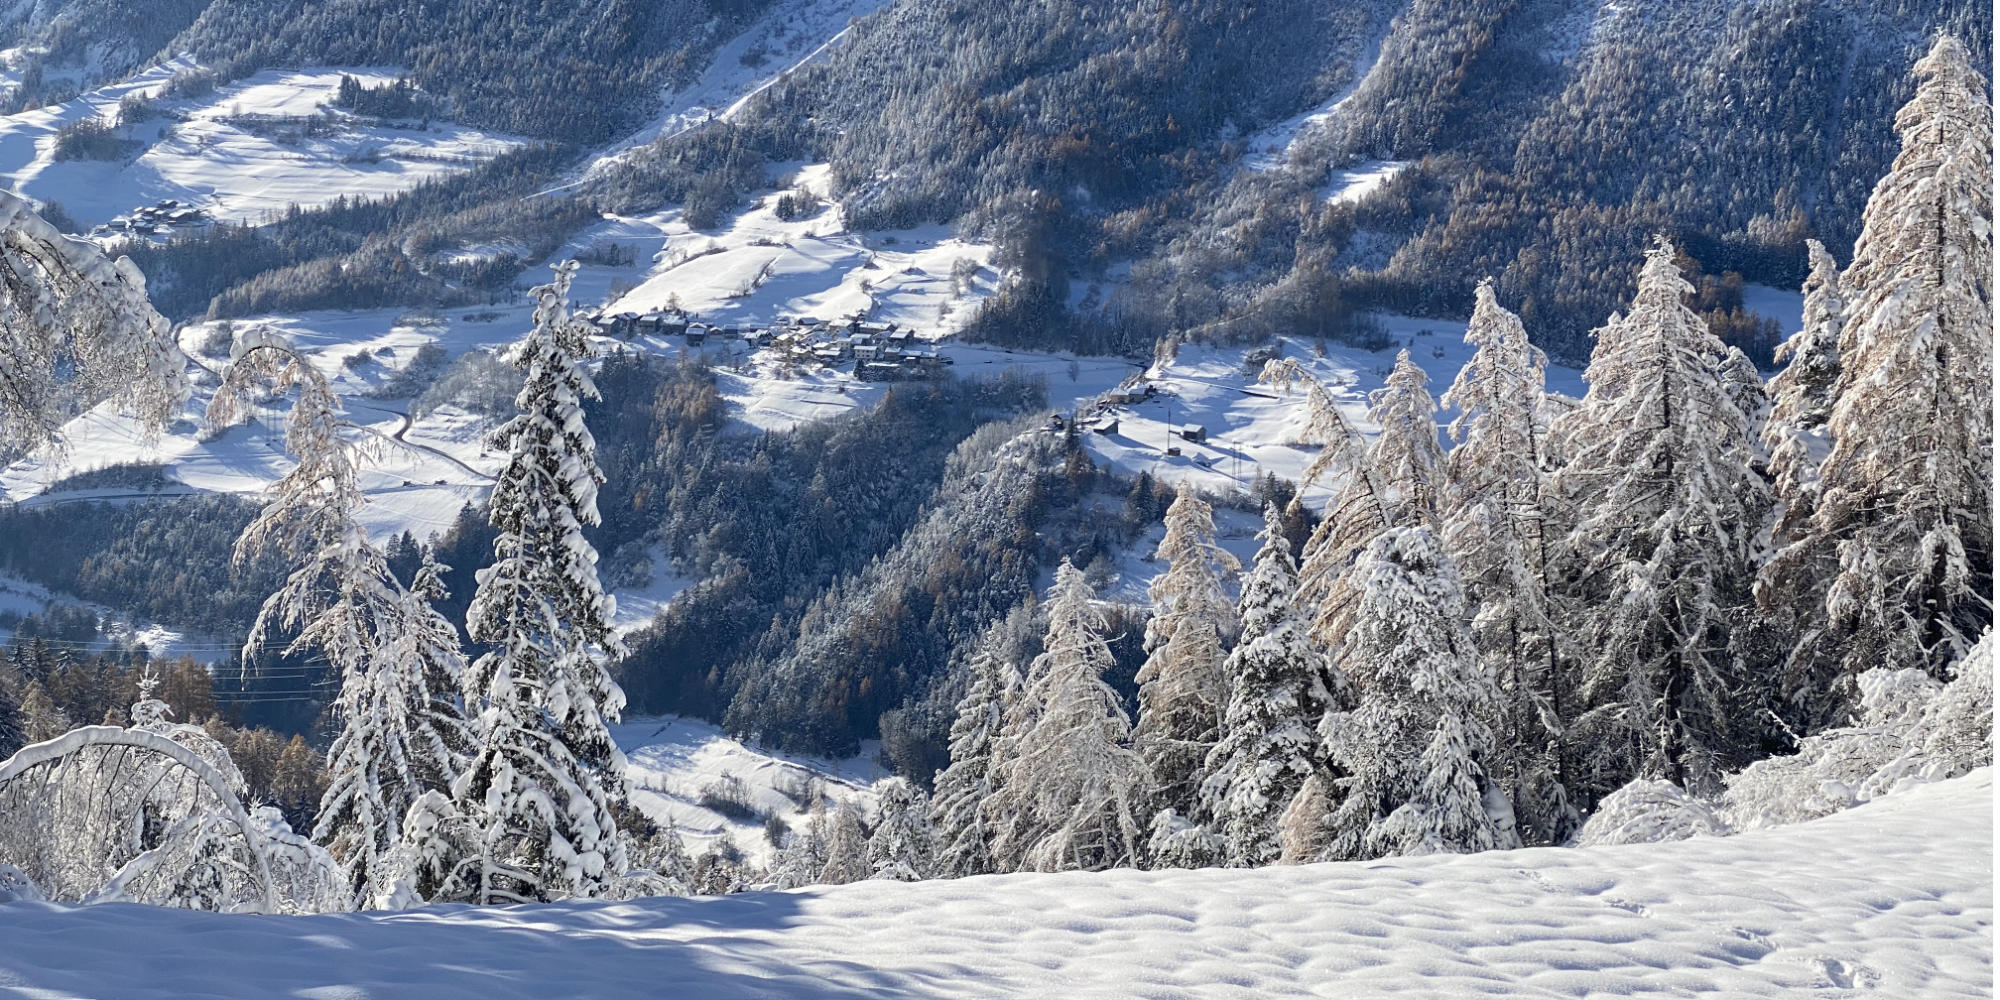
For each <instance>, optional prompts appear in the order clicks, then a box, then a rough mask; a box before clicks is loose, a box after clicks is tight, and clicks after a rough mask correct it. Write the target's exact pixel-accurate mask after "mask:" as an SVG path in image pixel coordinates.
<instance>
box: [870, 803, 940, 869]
mask: <svg viewBox="0 0 2000 1000" xmlns="http://www.w3.org/2000/svg"><path fill="white" fill-rule="evenodd" d="M877 793H878V801H879V803H880V806H881V817H880V818H879V819H877V820H876V822H875V832H874V833H873V834H871V835H870V836H869V838H868V867H869V869H870V870H871V871H872V872H873V875H872V876H871V877H873V878H887V879H896V880H897V881H900V882H916V881H919V880H922V879H927V878H930V877H931V876H932V875H935V874H936V873H937V833H936V831H935V830H933V829H932V828H931V820H930V807H931V804H930V799H929V797H928V796H926V795H924V790H923V789H921V788H918V787H917V786H915V785H912V784H910V783H909V782H908V781H906V780H904V779H902V778H890V779H889V780H887V781H884V782H882V783H881V784H880V785H879V786H877Z"/></svg>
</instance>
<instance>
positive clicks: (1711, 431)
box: [1558, 237, 1768, 801]
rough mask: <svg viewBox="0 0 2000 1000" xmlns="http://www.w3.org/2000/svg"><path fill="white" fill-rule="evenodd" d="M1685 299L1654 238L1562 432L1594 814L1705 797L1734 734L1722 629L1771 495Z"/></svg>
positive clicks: (1584, 749)
mask: <svg viewBox="0 0 2000 1000" xmlns="http://www.w3.org/2000/svg"><path fill="white" fill-rule="evenodd" d="M1691 291H1693V288H1692V286H1690V285H1689V284H1688V283H1687V281H1686V280H1685V279H1684V278H1682V277H1681V273H1680V269H1679V268H1678V267H1677V266H1676V265H1675V263H1674V248H1673V246H1672V244H1671V243H1669V242H1668V241H1667V240H1666V239H1665V238H1664V237H1662V238H1660V239H1658V240H1657V242H1656V243H1655V245H1654V247H1653V248H1652V249H1651V250H1649V251H1647V253H1646V261H1645V264H1644V266H1643V267H1642V268H1641V269H1640V272H1639V290H1638V293H1637V295H1636V296H1635V297H1634V298H1633V301H1632V307H1631V310H1630V312H1628V313H1627V314H1625V315H1623V316H1619V315H1613V316H1612V317H1611V320H1610V321H1609V322H1608V323H1606V324H1605V325H1604V326H1603V327H1600V328H1599V329H1598V330H1597V332H1596V337H1597V346H1596V348H1595V349H1594V350H1593V351H1592V353H1591V360H1590V367H1589V368H1588V369H1587V370H1586V371H1585V373H1584V379H1585V381H1587V382H1588V383H1589V391H1588V392H1587V393H1586V394H1585V395H1584V398H1583V402H1582V403H1581V404H1580V405H1579V406H1578V407H1577V408H1576V409H1574V410H1572V411H1570V412H1569V413H1568V414H1566V415H1565V416H1564V418H1563V424H1564V426H1563V427H1562V428H1561V431H1560V433H1561V436H1562V437H1563V438H1564V439H1565V440H1566V441H1568V442H1569V448H1570V449H1571V454H1570V460H1569V464H1568V465H1567V466H1566V467H1565V468H1564V469H1563V470H1562V471H1561V473H1560V474H1559V478H1558V492H1559V493H1560V496H1561V502H1562V503H1564V504H1566V505H1568V517H1567V518H1566V520H1567V521H1568V523H1571V524H1572V525H1574V527H1573V528H1572V530H1571V531H1570V533H1569V536H1568V538H1567V539H1566V540H1565V541H1564V543H1563V546H1562V548H1563V553H1562V559H1563V560H1564V566H1563V569H1564V570H1565V578H1566V583H1565V586H1564V592H1563V594H1562V595H1561V597H1562V598H1563V600H1564V602H1565V608H1564V611H1563V614H1564V617H1565V618H1566V624H1567V625H1568V626H1569V628H1570V629H1571V631H1572V633H1573V639H1574V641H1575V643H1576V647H1577V649H1578V651H1579V652H1578V656H1579V658H1580V660H1581V668H1582V669H1581V688H1582V690H1581V695H1582V698H1583V700H1584V705H1583V706H1582V707H1583V711H1582V713H1581V715H1580V716H1579V717H1578V719H1577V721H1576V723H1575V724H1574V725H1573V726H1572V727H1571V734H1572V735H1571V739H1572V749H1573V753H1574V757H1573V760H1574V761H1575V763H1576V764H1577V765H1578V766H1577V767H1573V768H1571V769H1570V771H1569V773H1570V775H1571V778H1572V784H1571V790H1572V791H1576V792H1579V793H1580V794H1582V795H1583V796H1584V797H1585V798H1586V799H1587V800H1591V801H1594V800H1595V799H1596V798H1597V797H1600V796H1602V795H1605V794H1608V793H1609V792H1610V791H1612V790H1613V789H1616V788H1618V787H1619V786H1621V785H1623V784H1625V782H1627V781H1629V780H1631V779H1632V778H1634V777H1646V778H1664V779H1667V780H1671V781H1673V782H1674V783H1675V784H1678V785H1680V786H1682V787H1683V788H1688V789H1689V790H1690V791H1693V792H1697V793H1705V792H1706V791H1708V790H1709V789H1712V788H1713V787H1714V785H1715V782H1716V781H1717V780H1718V779H1719V777H1720V774H1721V768H1722V767H1723V766H1725V765H1726V764H1727V763H1728V760H1727V757H1728V755H1729V750H1730V745H1731V734H1732V729H1731V726H1732V725H1734V724H1736V723H1737V722H1739V721H1740V720H1737V719H1734V718H1733V717H1732V716H1733V714H1734V713H1735V711H1736V701H1735V695H1736V690H1737V682H1736V679H1735V677H1734V673H1735V671H1734V669H1733V664H1732V662H1731V658H1730V656H1729V653H1728V643H1727V639H1728V628H1729V623H1730V618H1731V616H1732V614H1734V613H1735V612H1736V611H1738V610H1739V609H1741V608H1742V607H1743V606H1744V605H1745V604H1746V602H1747V600H1748V596H1749V584H1750V578H1751V571H1752V564H1751V556H1752V546H1753V542H1754V539H1755V537H1756V535H1757V533H1758V532H1759V531H1760V530H1761V529H1762V527H1763V523H1764V519H1765V515H1766V512H1767V510H1768V502H1767V497H1768V494H1767V491H1766V490H1765V488H1764V484H1763V481H1762V480H1761V479H1760V478H1759V477H1758V476H1757V475H1756V474H1755V473H1754V472H1753V471H1752V470H1751V467H1750V450H1751V438H1750V431H1749V420H1748V417H1747V416H1746V415H1745V413H1744V411H1743V409H1742V408H1741V407H1740V406H1738V405H1737V403H1736V402H1735V400H1734V399H1732V398H1731V395H1730V392H1729V388H1728V386H1727V385H1726V384H1725V383H1724V380H1723V379H1722V378H1721V376H1720V374H1719V372H1720V368H1721V363H1722V361H1721V359H1723V358H1724V357H1725V351H1724V349H1723V346H1722V343H1721V342H1720V341H1719V340H1717V339H1716V337H1715V335H1714V334H1713V333H1711V332H1710V331H1709V328H1708V324H1707V323H1706V322H1704V321H1703V320H1702V318H1701V317H1700V316H1698V315H1696V314H1695V313H1694V311H1693V310H1691V309H1689V308H1688V306H1687V305H1686V302H1685V299H1686V297H1687V295H1688V293H1690V292H1691Z"/></svg>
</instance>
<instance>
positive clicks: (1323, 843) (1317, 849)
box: [1278, 774, 1333, 865]
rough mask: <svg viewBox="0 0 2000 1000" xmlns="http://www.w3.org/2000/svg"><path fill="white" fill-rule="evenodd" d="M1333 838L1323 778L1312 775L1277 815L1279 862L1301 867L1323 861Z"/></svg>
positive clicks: (1329, 806) (1330, 800)
mask: <svg viewBox="0 0 2000 1000" xmlns="http://www.w3.org/2000/svg"><path fill="white" fill-rule="evenodd" d="M1332 839H1333V801H1332V799H1330V798H1328V793H1327V787H1326V779H1324V778H1321V777H1320V776H1319V775H1317V774H1315V775H1313V776H1312V777H1310V778H1307V779H1306V783H1305V784H1304V785H1302V786H1300V787H1299V790H1298V792H1297V793H1296V794H1294V795H1293V796H1292V801H1291V802H1289V803H1287V804H1286V805H1285V811H1284V812H1283V813H1280V814H1279V815H1278V863H1279V864H1281V865H1304V864H1311V863H1312V862H1315V861H1321V860H1324V859H1325V857H1326V854H1327V851H1328V849H1329V848H1330V847H1331V846H1332V844H1331V841H1332Z"/></svg>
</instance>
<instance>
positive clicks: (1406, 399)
mask: <svg viewBox="0 0 2000 1000" xmlns="http://www.w3.org/2000/svg"><path fill="white" fill-rule="evenodd" d="M1429 381H1430V378H1429V376H1427V375H1425V374H1424V370H1423V369H1422V368H1419V367H1417V364H1416V362H1414V361H1411V360H1410V352H1409V351H1407V350H1405V351H1400V352H1398V353H1397V354H1396V365H1395V367H1393V368H1391V369H1390V370H1389V377H1388V379H1387V380H1386V381H1385V382H1384V383H1383V386H1382V388H1380V389H1377V390H1375V391H1374V392H1373V393H1371V394H1369V406H1368V419H1369V420H1372V421H1374V423H1375V426H1376V427H1377V428H1379V429H1380V433H1378V434H1377V435H1376V437H1375V441H1374V443H1373V444H1372V445H1371V446H1370V447H1369V449H1368V457H1369V466H1370V467H1371V468H1372V469H1373V470H1374V473H1375V475H1376V476H1377V477H1379V482H1380V483H1381V487H1382V492H1383V500H1384V503H1385V504H1386V505H1387V507H1388V519H1389V523H1391V524H1396V525H1404V526H1413V525H1424V526H1426V527H1430V528H1433V529H1435V528H1436V526H1437V516H1438V484H1439V481H1440V480H1441V479H1442V474H1441V469H1442V467H1443V465H1444V451H1443V449H1442V448H1441V447H1440V446H1439V444H1438V427H1437V408H1438V407H1437V400H1436V399H1434V398H1433V397H1432V396H1431V394H1430V390H1429V389H1428V388H1426V385H1427V384H1428V383H1429Z"/></svg>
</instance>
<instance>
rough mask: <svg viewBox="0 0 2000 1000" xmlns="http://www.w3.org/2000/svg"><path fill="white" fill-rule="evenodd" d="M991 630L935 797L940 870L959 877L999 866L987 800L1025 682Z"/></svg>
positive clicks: (977, 655)
mask: <svg viewBox="0 0 2000 1000" xmlns="http://www.w3.org/2000/svg"><path fill="white" fill-rule="evenodd" d="M997 647H998V643H997V642H996V641H995V638H994V636H993V635H992V634H991V633H989V634H988V635H987V636H986V637H985V638H983V639H982V641H981V642H980V646H979V649H978V650H977V651H976V652H974V653H973V656H972V660H971V663H970V669H971V672H972V683H971V686H970V687H968V688H967V689H966V692H965V697H963V698H961V699H959V702H958V716H957V718H955V719H954V720H953V721H952V724H951V763H950V764H949V765H948V766H946V767H945V768H944V770H942V771H939V772H938V774H937V780H936V782H935V783H934V786H933V787H934V788H935V789H936V794H935V795H934V796H932V798H931V824H932V827H933V829H934V830H935V831H936V835H937V839H938V841H939V845H938V859H937V871H938V874H940V875H943V876H946V877H950V878H957V877H960V876H965V875H984V874H987V873H988V872H991V871H992V870H993V832H992V830H991V828H990V827H988V826H987V822H986V810H985V806H986V802H987V800H988V799H989V798H991V797H992V796H993V792H994V780H993V776H994V765H995V761H994V758H993V750H994V746H995V744H996V743H997V742H998V740H999V738H1000V729H1001V725H1002V724H1003V723H1004V722H1005V720H1006V718H1007V705H1008V702H1009V701H1010V700H1011V699H1012V697H1013V695H1014V690H1015V687H1016V685H1017V684H1019V682H1020V678H1019V675H1018V674H1017V673H1016V672H1015V670H1014V667H1013V665H1012V664H1010V663H1008V662H1007V661H1006V659H1005V657H1004V656H1003V655H1002V654H1001V652H1000V650H999V649H998V648H997Z"/></svg>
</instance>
